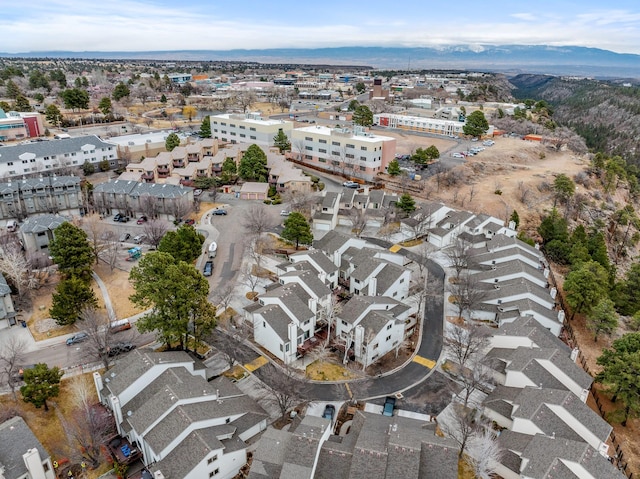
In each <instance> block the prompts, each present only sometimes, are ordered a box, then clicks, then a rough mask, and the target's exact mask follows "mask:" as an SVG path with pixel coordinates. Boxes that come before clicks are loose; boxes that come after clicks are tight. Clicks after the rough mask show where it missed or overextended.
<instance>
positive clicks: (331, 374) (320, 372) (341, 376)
mask: <svg viewBox="0 0 640 479" xmlns="http://www.w3.org/2000/svg"><path fill="white" fill-rule="evenodd" d="M306 374H307V377H308V378H309V379H313V380H316V381H344V380H347V379H356V378H358V377H360V376H358V375H357V374H355V373H354V372H353V371H351V370H349V369H347V368H345V367H343V366H341V365H339V364H335V363H329V362H325V361H314V362H312V363H311V364H309V366H307V372H306Z"/></svg>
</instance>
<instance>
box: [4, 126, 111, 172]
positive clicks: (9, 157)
mask: <svg viewBox="0 0 640 479" xmlns="http://www.w3.org/2000/svg"><path fill="white" fill-rule="evenodd" d="M104 160H107V161H108V162H109V166H110V167H111V168H113V167H116V166H117V164H118V155H117V147H116V145H114V144H113V143H108V142H106V141H103V140H101V139H100V138H98V137H97V136H95V135H87V136H79V137H77V138H65V139H63V140H52V141H38V142H34V143H27V144H22V145H15V146H5V147H3V148H2V154H1V155H0V176H1V177H3V178H12V177H22V176H23V175H33V174H34V173H43V174H48V173H54V172H55V171H56V170H57V169H60V168H69V167H71V168H73V167H76V168H79V167H81V166H82V165H83V164H84V162H85V161H87V162H89V163H91V164H92V165H94V166H95V167H96V169H97V168H98V164H99V163H100V162H101V161H104Z"/></svg>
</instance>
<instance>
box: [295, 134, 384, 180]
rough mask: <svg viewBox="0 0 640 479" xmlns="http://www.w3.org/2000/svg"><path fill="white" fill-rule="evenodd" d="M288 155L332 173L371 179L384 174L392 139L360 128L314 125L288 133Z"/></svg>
mask: <svg viewBox="0 0 640 479" xmlns="http://www.w3.org/2000/svg"><path fill="white" fill-rule="evenodd" d="M291 135H292V136H291V145H292V149H293V151H292V152H291V153H290V157H291V158H294V159H296V160H298V161H300V162H302V163H304V164H308V165H310V166H314V167H318V168H322V169H324V170H327V171H331V172H334V173H340V174H343V175H348V176H351V177H354V178H360V179H363V180H367V181H371V180H373V179H374V178H375V176H376V175H377V174H378V173H384V172H385V171H386V170H387V166H388V165H389V163H390V162H391V161H392V160H393V159H394V157H395V154H396V139H395V138H391V137H389V136H380V135H376V134H374V133H372V132H369V131H366V130H365V129H364V128H362V127H356V128H355V129H351V128H328V127H326V126H320V125H314V126H308V127H304V128H296V129H295V130H293V131H292V133H291Z"/></svg>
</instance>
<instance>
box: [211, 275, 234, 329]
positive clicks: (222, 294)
mask: <svg viewBox="0 0 640 479" xmlns="http://www.w3.org/2000/svg"><path fill="white" fill-rule="evenodd" d="M235 289H236V285H235V284H233V283H231V282H229V283H226V284H225V285H224V286H222V287H219V288H218V289H217V290H216V292H215V293H214V295H213V300H214V304H216V310H217V311H218V312H219V313H225V312H226V311H227V309H229V306H230V304H231V301H232V300H233V295H234V293H235ZM229 320H230V322H231V324H234V323H233V315H232V316H231V317H230V318H229Z"/></svg>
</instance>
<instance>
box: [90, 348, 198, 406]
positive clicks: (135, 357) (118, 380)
mask: <svg viewBox="0 0 640 479" xmlns="http://www.w3.org/2000/svg"><path fill="white" fill-rule="evenodd" d="M193 362H194V361H193V359H192V358H191V357H189V355H188V354H187V353H186V352H184V351H166V352H161V353H156V352H151V351H148V350H143V349H134V350H133V351H131V352H130V353H129V354H127V357H126V360H124V359H121V360H119V361H116V364H115V366H113V367H112V368H111V369H110V370H109V371H107V372H106V373H105V374H103V376H102V381H103V383H104V386H105V387H106V388H107V389H108V390H109V391H110V392H111V394H114V395H116V396H119V395H120V393H122V392H123V391H124V390H125V389H127V388H128V387H129V386H131V385H133V383H135V382H136V381H137V380H138V379H139V378H140V376H142V375H143V374H144V373H145V372H147V371H149V370H150V369H151V368H153V366H155V365H156V364H167V363H174V364H176V365H178V364H179V363H185V364H188V363H193ZM123 408H124V405H123Z"/></svg>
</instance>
